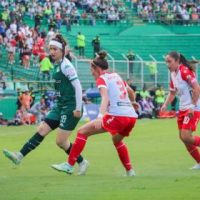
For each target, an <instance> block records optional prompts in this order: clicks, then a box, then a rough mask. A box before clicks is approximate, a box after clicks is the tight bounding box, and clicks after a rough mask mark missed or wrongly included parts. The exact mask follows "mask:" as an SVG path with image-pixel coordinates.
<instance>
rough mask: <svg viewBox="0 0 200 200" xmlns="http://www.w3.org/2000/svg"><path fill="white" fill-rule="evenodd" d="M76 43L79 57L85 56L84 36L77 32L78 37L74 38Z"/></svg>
mask: <svg viewBox="0 0 200 200" xmlns="http://www.w3.org/2000/svg"><path fill="white" fill-rule="evenodd" d="M76 43H77V48H78V50H79V56H80V57H84V56H85V36H84V35H83V34H82V33H81V32H78V35H77V37H76Z"/></svg>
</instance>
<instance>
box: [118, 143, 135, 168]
mask: <svg viewBox="0 0 200 200" xmlns="http://www.w3.org/2000/svg"><path fill="white" fill-rule="evenodd" d="M115 148H116V150H117V152H118V155H119V158H120V160H121V162H122V164H123V165H124V167H125V168H126V170H130V169H132V166H131V161H130V158H129V154H128V149H127V147H126V145H125V144H124V143H123V142H120V143H118V144H115Z"/></svg>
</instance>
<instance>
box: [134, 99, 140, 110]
mask: <svg viewBox="0 0 200 200" xmlns="http://www.w3.org/2000/svg"><path fill="white" fill-rule="evenodd" d="M132 106H133V108H134V109H135V110H136V111H137V110H138V109H139V107H140V105H139V104H138V103H137V102H136V101H135V102H132Z"/></svg>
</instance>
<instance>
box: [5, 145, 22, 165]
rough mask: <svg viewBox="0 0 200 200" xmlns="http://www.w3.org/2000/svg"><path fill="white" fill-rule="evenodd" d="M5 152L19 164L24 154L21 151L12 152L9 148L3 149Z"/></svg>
mask: <svg viewBox="0 0 200 200" xmlns="http://www.w3.org/2000/svg"><path fill="white" fill-rule="evenodd" d="M3 154H4V155H5V156H6V157H7V158H8V159H10V160H11V161H12V162H13V163H14V164H15V165H19V164H20V162H21V160H22V158H23V155H22V154H21V153H20V152H11V151H8V150H7V149H4V150H3Z"/></svg>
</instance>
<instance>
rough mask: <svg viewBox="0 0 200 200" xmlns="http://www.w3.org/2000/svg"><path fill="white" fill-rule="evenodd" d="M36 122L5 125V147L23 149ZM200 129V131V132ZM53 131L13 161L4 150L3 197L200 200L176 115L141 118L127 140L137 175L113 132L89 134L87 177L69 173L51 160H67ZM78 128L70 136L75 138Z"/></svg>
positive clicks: (0, 165)
mask: <svg viewBox="0 0 200 200" xmlns="http://www.w3.org/2000/svg"><path fill="white" fill-rule="evenodd" d="M35 131H36V128H35V126H23V127H0V148H1V150H2V149H3V148H8V149H9V150H12V151H14V150H19V149H20V148H21V146H22V145H23V144H24V142H25V141H26V140H27V139H29V138H30V137H31V136H32V135H33V133H34V132H35ZM198 132H199V131H198ZM55 134H56V132H55V131H54V132H52V133H51V134H50V135H49V136H48V137H46V139H45V140H44V142H43V143H42V144H41V145H40V146H39V147H38V148H37V149H36V150H34V151H33V152H31V153H30V154H29V155H28V156H27V157H26V158H25V159H24V160H23V162H22V163H21V165H20V166H14V164H12V163H11V162H10V161H9V160H8V159H7V158H5V157H4V155H3V154H2V153H1V154H0V200H66V199H67V200H148V199H149V200H168V199H169V200H176V199H180V200H183V199H186V200H188V199H199V191H200V170H199V171H192V170H189V168H190V167H192V166H193V165H194V164H195V162H194V161H193V160H192V158H190V156H189V155H188V153H187V152H186V150H185V147H184V145H183V144H182V143H181V142H180V141H179V139H178V131H177V127H176V122H175V120H174V119H173V120H138V122H137V124H136V127H135V129H134V130H133V134H132V135H131V136H130V137H129V138H127V139H126V140H125V142H126V144H127V145H128V147H129V150H130V155H131V159H132V162H133V163H134V167H135V170H136V173H137V177H134V178H133V177H124V176H123V175H124V174H125V172H124V169H123V167H122V165H121V163H120V161H119V160H118V157H117V153H116V151H115V148H114V147H113V145H112V143H111V139H110V136H109V134H107V133H106V134H103V135H98V136H93V137H91V138H89V139H88V143H87V145H86V148H85V151H84V152H83V155H84V156H85V157H86V158H87V159H88V160H89V162H90V167H89V169H88V173H87V175H86V176H76V175H75V174H74V175H72V176H70V175H67V174H65V173H62V172H60V173H59V172H57V171H55V170H53V169H52V168H51V167H50V166H51V164H55V163H60V162H63V161H65V159H66V155H65V153H64V152H62V150H60V149H59V148H58V147H57V146H56V145H55ZM75 135H76V134H75V133H74V134H73V136H72V137H71V140H72V141H73V140H74V137H75Z"/></svg>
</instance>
